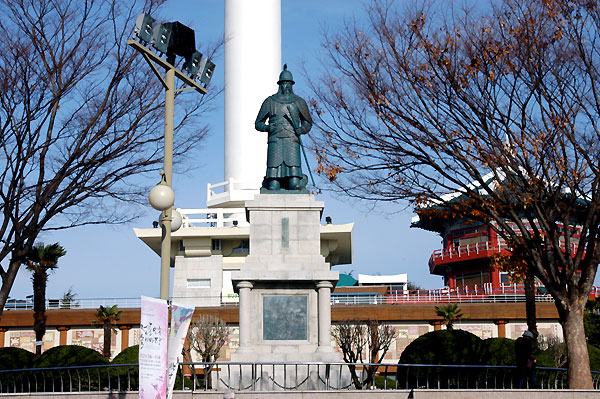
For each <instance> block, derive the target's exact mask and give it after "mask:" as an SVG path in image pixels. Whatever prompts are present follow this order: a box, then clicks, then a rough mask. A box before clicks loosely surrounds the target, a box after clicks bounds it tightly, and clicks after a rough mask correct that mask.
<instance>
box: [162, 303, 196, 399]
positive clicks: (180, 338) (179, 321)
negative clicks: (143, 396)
mask: <svg viewBox="0 0 600 399" xmlns="http://www.w3.org/2000/svg"><path fill="white" fill-rule="evenodd" d="M193 314H194V308H186V307H184V306H181V305H177V304H175V303H171V332H170V333H169V350H168V354H167V358H168V361H167V389H168V391H167V399H171V397H172V396H173V386H174V385H175V378H176V377H177V365H178V364H179V362H180V359H181V350H182V349H183V344H184V343H185V337H186V336H187V331H188V328H189V326H190V322H191V321H192V315H193Z"/></svg>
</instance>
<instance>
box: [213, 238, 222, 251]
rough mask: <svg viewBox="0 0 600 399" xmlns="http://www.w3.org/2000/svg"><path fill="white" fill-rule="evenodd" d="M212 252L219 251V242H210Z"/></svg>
mask: <svg viewBox="0 0 600 399" xmlns="http://www.w3.org/2000/svg"><path fill="white" fill-rule="evenodd" d="M212 250H213V251H220V250H221V240H212Z"/></svg>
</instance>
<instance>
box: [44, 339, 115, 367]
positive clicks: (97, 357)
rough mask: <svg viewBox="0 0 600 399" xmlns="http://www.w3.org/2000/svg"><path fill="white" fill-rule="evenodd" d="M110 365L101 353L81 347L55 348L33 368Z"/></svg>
mask: <svg viewBox="0 0 600 399" xmlns="http://www.w3.org/2000/svg"><path fill="white" fill-rule="evenodd" d="M97 364H108V361H107V360H106V359H105V358H104V356H102V355H101V354H100V353H98V352H96V351H95V350H93V349H89V348H86V347H84V346H79V345H63V346H55V347H54V348H52V349H49V350H47V351H46V352H44V353H42V354H41V355H40V356H39V357H38V358H37V359H35V361H34V362H33V367H36V368H41V367H69V366H91V365H97Z"/></svg>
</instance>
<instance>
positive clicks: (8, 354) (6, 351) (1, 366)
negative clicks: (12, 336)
mask: <svg viewBox="0 0 600 399" xmlns="http://www.w3.org/2000/svg"><path fill="white" fill-rule="evenodd" d="M34 358H35V354H34V353H32V352H29V351H28V350H25V349H21V348H0V370H16V369H27V368H30V367H31V365H32V364H33V359H34Z"/></svg>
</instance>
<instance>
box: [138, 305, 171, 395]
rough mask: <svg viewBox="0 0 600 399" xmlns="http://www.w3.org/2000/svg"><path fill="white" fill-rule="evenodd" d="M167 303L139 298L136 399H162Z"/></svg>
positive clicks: (164, 378)
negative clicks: (137, 392)
mask: <svg viewBox="0 0 600 399" xmlns="http://www.w3.org/2000/svg"><path fill="white" fill-rule="evenodd" d="M168 321H169V306H168V305H167V301H164V300H161V299H155V298H149V297H145V296H143V297H142V315H141V320H140V359H139V362H140V366H139V370H140V391H139V393H140V395H139V397H140V399H166V394H167V389H166V388H167V378H166V377H167V328H168Z"/></svg>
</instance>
